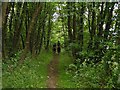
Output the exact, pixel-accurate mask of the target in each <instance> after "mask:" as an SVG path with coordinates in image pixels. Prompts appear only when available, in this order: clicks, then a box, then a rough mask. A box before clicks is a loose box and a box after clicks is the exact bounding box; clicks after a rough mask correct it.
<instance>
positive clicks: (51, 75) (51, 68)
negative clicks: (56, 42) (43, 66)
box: [47, 54, 59, 88]
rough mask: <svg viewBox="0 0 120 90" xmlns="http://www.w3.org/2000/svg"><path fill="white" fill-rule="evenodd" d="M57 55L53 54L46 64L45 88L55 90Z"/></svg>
mask: <svg viewBox="0 0 120 90" xmlns="http://www.w3.org/2000/svg"><path fill="white" fill-rule="evenodd" d="M58 63H59V55H57V54H55V55H54V56H53V59H52V60H51V62H50V63H49V64H48V80H47V88H57V87H56V86H57V79H58Z"/></svg>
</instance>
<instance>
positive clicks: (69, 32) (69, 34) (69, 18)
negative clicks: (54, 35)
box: [67, 2, 72, 43]
mask: <svg viewBox="0 0 120 90" xmlns="http://www.w3.org/2000/svg"><path fill="white" fill-rule="evenodd" d="M70 5H71V4H70V2H68V3H67V7H68V39H69V42H70V43H71V42H72V30H71V15H70V9H71V8H70Z"/></svg>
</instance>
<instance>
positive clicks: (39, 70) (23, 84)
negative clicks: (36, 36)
mask: <svg viewBox="0 0 120 90" xmlns="http://www.w3.org/2000/svg"><path fill="white" fill-rule="evenodd" d="M51 58H52V53H51V52H41V54H40V55H39V56H37V57H35V58H28V59H26V60H25V62H24V64H22V66H21V67H19V66H17V67H16V69H15V70H14V71H12V72H11V71H10V70H9V65H8V64H4V63H3V73H2V84H3V88H46V80H47V65H48V63H49V62H50V60H51Z"/></svg>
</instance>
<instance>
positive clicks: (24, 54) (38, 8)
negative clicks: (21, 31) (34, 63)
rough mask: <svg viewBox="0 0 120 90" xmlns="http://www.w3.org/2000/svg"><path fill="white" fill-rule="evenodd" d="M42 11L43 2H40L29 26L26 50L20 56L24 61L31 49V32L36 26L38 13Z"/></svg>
mask: <svg viewBox="0 0 120 90" xmlns="http://www.w3.org/2000/svg"><path fill="white" fill-rule="evenodd" d="M41 11H42V3H40V4H39V5H38V6H37V7H36V8H35V11H34V13H33V15H32V20H31V22H30V26H29V29H28V33H27V38H26V43H25V49H24V52H23V54H22V55H21V58H20V61H23V60H24V59H25V57H26V54H27V52H28V51H29V41H30V35H31V32H32V30H33V27H34V24H35V20H36V17H37V16H38V14H39V13H40V12H41Z"/></svg>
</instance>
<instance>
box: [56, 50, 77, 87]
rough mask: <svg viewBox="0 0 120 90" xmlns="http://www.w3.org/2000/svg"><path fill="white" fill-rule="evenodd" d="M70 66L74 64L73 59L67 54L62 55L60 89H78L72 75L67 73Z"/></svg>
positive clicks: (59, 77) (60, 60) (60, 59)
mask: <svg viewBox="0 0 120 90" xmlns="http://www.w3.org/2000/svg"><path fill="white" fill-rule="evenodd" d="M70 64H72V58H71V57H70V56H69V55H68V54H66V53H65V52H64V53H61V54H60V58H59V76H58V88H75V87H76V85H75V82H74V81H73V77H72V75H71V74H70V73H68V72H67V68H68V67H69V65H70Z"/></svg>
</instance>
